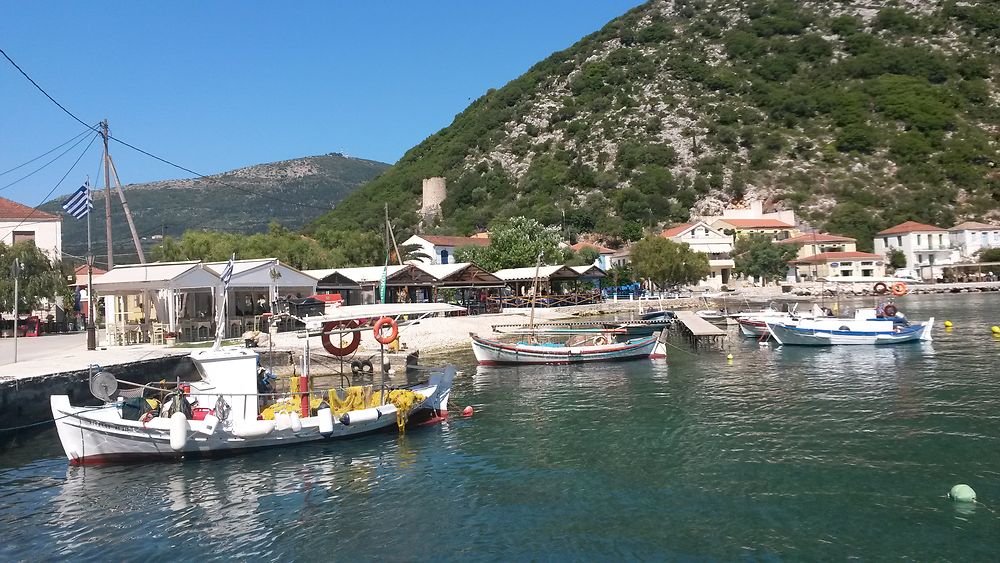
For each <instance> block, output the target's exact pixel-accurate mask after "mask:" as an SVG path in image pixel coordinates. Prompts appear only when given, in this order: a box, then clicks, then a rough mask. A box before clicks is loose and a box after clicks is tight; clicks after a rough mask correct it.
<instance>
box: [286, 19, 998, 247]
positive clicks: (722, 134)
mask: <svg viewBox="0 0 1000 563" xmlns="http://www.w3.org/2000/svg"><path fill="white" fill-rule="evenodd" d="M998 34H1000V5H998V4H997V3H996V2H986V1H983V2H975V1H971V2H962V3H957V2H953V1H946V2H934V1H917V0H901V1H897V2H875V1H846V0H823V1H792V0H777V1H769V2H739V1H735V0H662V1H653V2H650V3H648V4H645V5H643V6H641V7H639V8H636V9H634V10H632V11H630V12H628V13H626V14H625V15H623V16H621V17H619V18H617V19H615V20H613V21H612V22H610V23H608V24H607V25H606V26H605V27H604V28H603V29H601V30H600V31H598V32H596V33H594V34H592V35H589V36H587V37H585V38H583V39H582V40H581V41H579V42H578V43H577V44H575V45H573V46H572V47H570V48H568V49H566V50H564V51H561V52H558V53H555V54H553V55H551V56H550V57H548V58H547V59H545V60H544V61H542V62H540V63H538V64H536V65H535V66H534V67H532V68H531V69H530V70H529V71H528V72H527V73H525V74H524V75H522V76H520V77H518V78H517V79H515V80H513V81H511V82H510V83H508V84H507V85H506V86H504V87H502V88H500V89H497V90H490V91H489V92H487V93H486V94H485V95H483V96H482V97H481V98H479V99H478V100H476V101H475V102H474V103H473V104H472V105H470V106H469V107H468V108H467V109H466V110H465V111H463V112H462V113H461V114H459V115H458V116H456V118H455V120H454V122H453V123H452V124H451V125H450V126H448V127H446V128H445V129H442V130H441V131H439V132H437V133H435V134H434V135H431V136H430V137H428V138H427V139H426V140H424V141H423V142H422V143H420V144H419V145H417V146H416V147H414V148H413V149H411V150H410V151H409V152H407V153H406V155H405V156H404V157H403V158H402V159H401V160H400V161H399V162H398V163H397V164H396V165H395V166H393V167H392V168H391V169H389V170H388V171H387V172H386V173H385V174H382V175H381V176H379V177H378V178H377V179H375V180H374V181H372V182H370V183H369V184H367V185H366V186H364V187H363V188H361V189H359V190H357V191H356V192H354V193H352V194H351V195H350V196H349V197H347V198H346V199H345V200H344V201H343V202H342V203H341V204H340V205H339V206H337V208H336V209H334V210H333V211H332V212H330V213H328V214H326V215H324V216H322V217H320V218H318V219H316V220H315V221H313V222H311V223H310V224H308V225H307V226H306V228H305V231H306V233H308V234H311V235H313V236H315V237H316V238H317V239H318V240H320V241H327V243H329V244H333V243H335V242H336V241H338V240H341V239H342V238H343V233H345V232H349V231H352V230H357V229H358V227H359V226H362V227H365V228H372V229H375V228H378V224H379V222H380V221H381V216H382V214H381V207H382V205H383V202H388V203H389V205H390V210H391V213H392V215H393V216H394V217H395V220H396V224H397V225H399V226H401V227H402V228H403V230H413V229H415V228H416V227H417V224H418V217H417V214H416V211H417V210H418V209H419V204H420V190H421V179H422V178H425V177H429V176H445V177H447V179H448V197H447V199H446V200H445V202H444V205H443V211H444V219H443V221H442V222H441V223H440V224H437V225H431V226H428V227H427V230H431V231H437V232H448V233H468V232H470V231H473V230H475V229H478V228H481V227H484V226H486V225H487V224H489V223H490V221H492V220H493V219H496V218H499V217H508V216H514V215H522V214H523V215H527V216H529V217H534V218H537V219H539V220H540V221H542V222H543V223H546V224H561V223H562V222H563V217H564V214H565V221H566V225H567V227H568V228H570V229H571V230H572V231H575V232H599V233H603V234H605V235H607V237H608V238H617V239H618V240H633V239H635V238H637V237H638V236H639V234H640V233H641V231H642V229H644V228H658V227H659V226H660V225H663V224H667V223H673V222H676V221H681V220H684V219H687V218H688V216H689V215H690V214H691V213H693V212H695V213H711V212H713V211H718V210H719V209H721V208H722V206H724V205H725V204H727V203H729V202H731V201H733V200H739V199H741V198H746V197H748V196H752V197H755V198H759V199H764V200H766V201H768V202H769V205H774V206H777V207H783V208H794V209H795V210H797V212H798V213H799V214H800V216H801V217H803V218H804V219H805V220H807V221H810V222H811V223H812V224H814V225H815V226H817V227H825V228H827V229H830V230H833V231H836V232H841V233H844V234H850V235H854V236H857V237H859V239H862V240H863V239H865V238H870V236H871V233H873V232H874V231H876V230H878V229H880V228H883V227H885V226H887V225H891V224H894V223H896V222H899V221H902V220H904V219H915V220H920V221H927V222H934V223H939V224H943V225H950V224H952V223H953V222H954V221H956V220H959V219H964V218H979V219H996V218H998V217H1000V211H998V208H1000V206H998V201H1000V176H998V173H997V169H996V163H997V162H998V161H997V139H998V132H1000V111H998V103H997V102H998V91H997V83H996V79H997V69H998V63H1000V57H998V52H1000V50H998V47H1000V37H998Z"/></svg>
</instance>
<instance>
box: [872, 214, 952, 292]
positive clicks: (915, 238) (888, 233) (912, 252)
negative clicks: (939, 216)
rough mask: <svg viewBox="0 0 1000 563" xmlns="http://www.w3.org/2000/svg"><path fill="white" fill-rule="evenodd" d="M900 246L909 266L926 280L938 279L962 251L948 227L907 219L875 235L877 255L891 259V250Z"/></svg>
mask: <svg viewBox="0 0 1000 563" xmlns="http://www.w3.org/2000/svg"><path fill="white" fill-rule="evenodd" d="M891 249H897V250H900V251H902V252H903V254H904V255H905V256H906V269H907V270H914V271H915V272H917V274H918V275H919V276H920V277H921V278H923V279H927V280H930V279H938V278H940V277H941V275H942V272H941V268H939V267H936V266H942V265H948V264H954V263H955V262H956V258H957V254H958V252H957V251H955V250H954V249H953V248H952V243H951V235H950V233H949V232H948V229H944V228H942V227H936V226H934V225H926V224H924V223H917V222H916V221H907V222H905V223H900V224H899V225H896V226H895V227H890V228H888V229H886V230H884V231H879V232H878V234H877V235H875V254H881V255H883V256H885V257H886V260H889V259H891V256H890V250H891Z"/></svg>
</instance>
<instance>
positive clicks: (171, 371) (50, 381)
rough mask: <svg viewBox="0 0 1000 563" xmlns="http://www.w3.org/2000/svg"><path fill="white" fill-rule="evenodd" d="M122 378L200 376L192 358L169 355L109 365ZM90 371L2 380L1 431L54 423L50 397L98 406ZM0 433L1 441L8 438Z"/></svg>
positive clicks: (147, 380)
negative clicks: (66, 398)
mask: <svg viewBox="0 0 1000 563" xmlns="http://www.w3.org/2000/svg"><path fill="white" fill-rule="evenodd" d="M104 369H106V370H107V371H110V372H111V373H113V374H115V377H117V378H118V379H123V380H127V381H134V382H136V383H151V382H155V381H159V380H161V379H166V380H167V381H176V380H177V378H180V379H181V380H190V379H193V378H194V377H195V376H196V370H195V367H194V364H193V363H192V362H191V358H189V357H188V356H168V357H160V358H152V359H148V360H141V361H135V362H126V363H120V364H115V365H108V366H105V368H104ZM89 375H90V372H89V370H86V369H83V370H74V371H66V372H61V373H52V374H47V375H38V376H34V377H29V378H13V377H4V378H0V428H12V427H16V426H25V425H28V424H34V423H38V422H43V421H45V420H49V421H51V420H52V410H51V409H50V407H49V396H50V395H69V400H70V402H71V403H72V404H74V405H96V404H99V401H98V400H97V399H95V398H94V397H93V395H91V394H90V387H89ZM4 434H10V433H9V432H3V433H0V441H2V440H3V439H5V438H7V436H4Z"/></svg>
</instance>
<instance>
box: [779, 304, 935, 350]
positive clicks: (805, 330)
mask: <svg viewBox="0 0 1000 563" xmlns="http://www.w3.org/2000/svg"><path fill="white" fill-rule="evenodd" d="M893 312H895V311H893ZM765 322H766V324H767V329H768V331H769V332H770V333H771V336H772V337H773V338H774V339H775V340H776V341H777V342H778V343H779V344H783V345H784V344H788V345H793V346H830V345H835V344H854V345H883V344H901V343H904V342H915V341H920V340H931V328H932V327H933V325H934V317H931V318H930V319H928V320H927V321H925V322H913V323H911V322H909V321H908V320H906V318H904V317H901V316H896V315H891V316H886V315H884V314H883V315H881V316H880V315H879V314H878V311H877V310H876V309H859V310H858V311H857V313H856V314H855V315H854V317H853V318H847V319H845V318H836V317H822V318H815V319H798V320H777V321H770V320H767V321H765Z"/></svg>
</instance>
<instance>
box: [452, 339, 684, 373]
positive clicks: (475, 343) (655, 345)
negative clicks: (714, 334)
mask: <svg viewBox="0 0 1000 563" xmlns="http://www.w3.org/2000/svg"><path fill="white" fill-rule="evenodd" d="M471 336H472V351H473V352H475V354H476V360H477V361H478V362H479V363H480V364H481V365H504V364H506V365H513V364H576V363H583V362H610V361H618V360H634V359H638V358H651V359H662V358H666V356H667V354H666V345H665V344H664V343H663V342H661V341H660V338H659V335H654V336H648V337H645V338H633V339H631V340H628V341H626V342H609V341H608V339H606V338H605V337H598V339H599V340H598V341H597V342H587V343H583V344H582V345H570V344H557V343H544V344H536V343H529V342H518V343H506V342H500V341H497V340H489V339H486V338H481V337H479V336H476V335H475V334H472V335H471Z"/></svg>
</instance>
